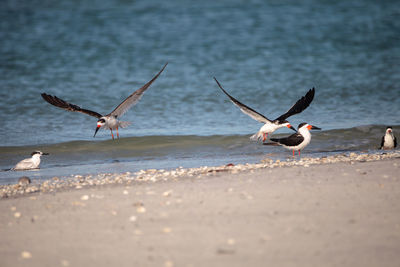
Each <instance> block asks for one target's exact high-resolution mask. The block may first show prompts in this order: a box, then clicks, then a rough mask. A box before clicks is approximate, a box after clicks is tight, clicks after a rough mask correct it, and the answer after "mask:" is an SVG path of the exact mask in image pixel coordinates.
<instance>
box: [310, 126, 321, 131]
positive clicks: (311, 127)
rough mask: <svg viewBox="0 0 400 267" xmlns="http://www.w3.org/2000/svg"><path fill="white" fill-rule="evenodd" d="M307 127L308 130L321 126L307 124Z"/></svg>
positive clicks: (317, 128)
mask: <svg viewBox="0 0 400 267" xmlns="http://www.w3.org/2000/svg"><path fill="white" fill-rule="evenodd" d="M307 128H308V130H321V128H319V127H317V126H314V125H308V126H307Z"/></svg>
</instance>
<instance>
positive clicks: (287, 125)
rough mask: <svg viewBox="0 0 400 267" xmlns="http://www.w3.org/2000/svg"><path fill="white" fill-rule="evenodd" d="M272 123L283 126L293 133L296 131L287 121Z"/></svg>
mask: <svg viewBox="0 0 400 267" xmlns="http://www.w3.org/2000/svg"><path fill="white" fill-rule="evenodd" d="M274 123H275V124H278V125H284V126H286V127H288V128H289V129H292V130H293V131H295V132H297V131H296V129H295V128H294V127H293V126H292V125H291V124H290V122H288V121H287V120H275V121H274Z"/></svg>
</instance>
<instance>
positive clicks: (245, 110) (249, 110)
mask: <svg viewBox="0 0 400 267" xmlns="http://www.w3.org/2000/svg"><path fill="white" fill-rule="evenodd" d="M214 80H215V81H216V82H217V84H218V86H219V88H221V90H222V92H224V93H225V94H226V95H227V96H228V97H229V99H230V100H231V101H232V103H233V104H235V105H236V106H238V107H239V108H240V110H241V111H242V112H243V113H244V114H246V115H248V116H250V117H252V118H253V119H255V120H256V121H259V122H262V123H267V122H271V120H270V119H268V118H267V117H265V116H264V115H262V114H260V113H258V112H257V111H255V110H254V109H252V108H250V107H248V106H246V105H245V104H243V103H241V102H239V101H238V100H236V99H235V98H234V97H233V96H231V95H229V94H228V93H227V92H226V91H225V90H224V88H222V86H221V84H220V83H219V82H218V81H217V79H216V78H215V77H214Z"/></svg>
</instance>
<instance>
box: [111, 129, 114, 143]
mask: <svg viewBox="0 0 400 267" xmlns="http://www.w3.org/2000/svg"><path fill="white" fill-rule="evenodd" d="M110 131H111V136H112V139H113V140H114V134H113V132H112V129H111V128H110Z"/></svg>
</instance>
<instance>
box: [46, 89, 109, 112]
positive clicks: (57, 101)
mask: <svg viewBox="0 0 400 267" xmlns="http://www.w3.org/2000/svg"><path fill="white" fill-rule="evenodd" d="M41 95H42V97H43V99H44V100H46V101H47V102H49V103H50V104H52V105H53V106H56V107H58V108H62V109H65V110H68V111H74V112H81V113H84V114H87V115H90V116H93V117H96V118H101V117H102V115H101V114H99V113H97V112H95V111H91V110H88V109H83V108H81V107H79V106H77V105H74V104H71V103H68V102H67V101H64V100H62V99H60V98H58V97H56V96H52V95H48V94H45V93H43V94H41Z"/></svg>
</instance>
